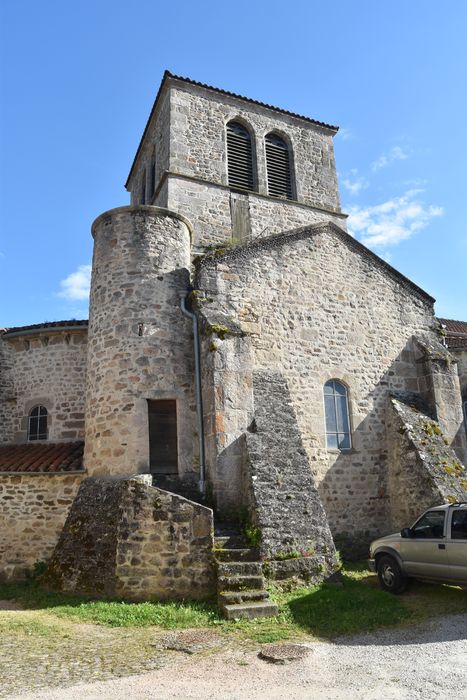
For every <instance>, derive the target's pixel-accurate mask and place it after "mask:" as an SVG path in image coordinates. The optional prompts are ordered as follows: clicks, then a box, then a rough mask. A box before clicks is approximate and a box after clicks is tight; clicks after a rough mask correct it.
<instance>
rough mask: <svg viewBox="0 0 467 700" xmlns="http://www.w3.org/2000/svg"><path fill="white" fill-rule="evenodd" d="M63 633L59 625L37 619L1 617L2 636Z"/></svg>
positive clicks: (36, 635) (50, 635)
mask: <svg viewBox="0 0 467 700" xmlns="http://www.w3.org/2000/svg"><path fill="white" fill-rule="evenodd" d="M57 634H58V635H60V636H61V635H62V630H61V628H60V626H59V625H54V624H50V623H47V622H43V621H42V620H37V619H27V620H19V619H17V618H14V619H9V618H3V619H0V637H6V636H7V635H13V636H15V637H18V636H22V637H49V638H50V637H52V638H55V637H56V636H57Z"/></svg>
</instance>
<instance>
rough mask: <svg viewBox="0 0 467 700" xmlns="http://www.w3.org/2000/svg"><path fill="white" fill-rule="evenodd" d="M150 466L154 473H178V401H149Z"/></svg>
mask: <svg viewBox="0 0 467 700" xmlns="http://www.w3.org/2000/svg"><path fill="white" fill-rule="evenodd" d="M148 413H149V465H150V466H149V468H150V471H151V473H153V474H177V473H178V454H177V402H176V401H175V400H173V399H164V400H160V401H148Z"/></svg>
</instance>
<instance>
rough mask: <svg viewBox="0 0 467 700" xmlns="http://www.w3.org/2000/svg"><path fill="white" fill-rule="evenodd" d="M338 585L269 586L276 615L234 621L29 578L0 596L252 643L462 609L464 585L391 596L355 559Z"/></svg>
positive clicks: (208, 611) (117, 621) (208, 608)
mask: <svg viewBox="0 0 467 700" xmlns="http://www.w3.org/2000/svg"><path fill="white" fill-rule="evenodd" d="M342 584H343V585H342V587H337V586H334V585H330V584H323V585H320V586H315V587H309V588H300V589H295V590H293V591H289V592H282V591H281V590H279V589H278V588H277V587H271V597H272V598H273V600H275V602H277V603H278V605H279V614H278V615H277V616H276V617H274V618H266V619H258V620H238V621H229V620H224V619H223V618H221V617H220V616H219V613H218V611H217V608H216V606H215V604H214V602H208V603H199V602H188V601H187V602H165V603H160V602H146V603H125V602H121V601H102V600H92V599H90V598H85V597H76V596H68V595H64V594H60V593H51V592H48V591H45V590H43V589H41V588H40V586H38V584H37V583H35V582H34V581H29V582H26V583H22V584H16V585H2V586H0V599H2V598H3V599H7V600H16V601H17V602H18V603H19V604H20V605H21V606H22V607H23V608H27V609H34V610H40V611H44V610H45V611H47V612H48V613H52V614H53V615H56V616H58V617H60V618H62V619H64V618H66V619H68V620H70V621H73V622H88V623H94V624H98V625H104V626H107V627H127V628H132V627H133V628H138V627H140V628H143V627H158V628H160V629H184V628H191V627H213V626H215V627H217V628H218V630H219V631H220V632H223V633H225V634H233V635H235V636H237V637H240V638H243V639H250V640H253V641H255V642H258V643H270V642H276V641H281V640H285V639H290V638H297V637H303V636H304V635H305V634H312V635H314V636H316V637H323V638H332V637H336V636H339V635H341V634H352V633H356V632H365V631H370V630H374V629H376V628H378V627H388V626H395V625H399V624H412V623H415V622H420V621H423V620H425V619H427V618H429V617H435V616H437V615H445V614H450V613H459V612H466V611H467V591H463V590H461V589H459V588H456V587H449V586H440V585H429V584H423V583H418V582H413V583H412V584H411V586H410V588H409V590H408V591H407V592H406V593H404V594H403V595H401V596H394V595H392V594H390V593H386V592H385V591H382V590H381V589H380V588H379V586H378V583H377V579H376V577H375V576H374V575H373V574H371V572H370V571H368V569H367V568H366V565H365V564H363V563H362V564H352V565H347V566H346V567H345V568H344V574H343V578H342ZM24 624H29V623H26V622H25V623H24ZM18 632H20V629H19V628H18ZM38 633H39V632H38ZM44 634H45V632H44Z"/></svg>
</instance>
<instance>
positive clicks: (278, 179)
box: [265, 134, 293, 199]
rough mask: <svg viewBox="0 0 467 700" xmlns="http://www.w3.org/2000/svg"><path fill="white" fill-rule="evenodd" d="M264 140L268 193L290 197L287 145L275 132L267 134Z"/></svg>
mask: <svg viewBox="0 0 467 700" xmlns="http://www.w3.org/2000/svg"><path fill="white" fill-rule="evenodd" d="M265 142H266V165H267V171H268V194H270V195H271V197H283V198H285V199H292V197H293V195H292V175H291V166H290V151H289V147H288V145H287V144H286V142H285V141H284V140H283V139H281V137H280V136H277V134H268V135H267V136H266V139H265Z"/></svg>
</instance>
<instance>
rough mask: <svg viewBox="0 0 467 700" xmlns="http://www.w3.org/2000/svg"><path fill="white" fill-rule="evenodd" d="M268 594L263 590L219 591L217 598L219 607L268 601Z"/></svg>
mask: <svg viewBox="0 0 467 700" xmlns="http://www.w3.org/2000/svg"><path fill="white" fill-rule="evenodd" d="M268 599H269V593H268V592H267V591H265V590H253V591H221V592H220V593H219V596H218V600H219V605H226V604H238V603H253V602H255V601H261V600H268Z"/></svg>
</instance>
